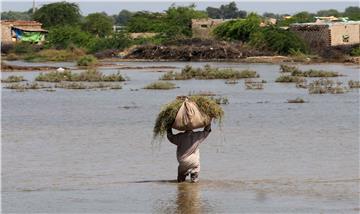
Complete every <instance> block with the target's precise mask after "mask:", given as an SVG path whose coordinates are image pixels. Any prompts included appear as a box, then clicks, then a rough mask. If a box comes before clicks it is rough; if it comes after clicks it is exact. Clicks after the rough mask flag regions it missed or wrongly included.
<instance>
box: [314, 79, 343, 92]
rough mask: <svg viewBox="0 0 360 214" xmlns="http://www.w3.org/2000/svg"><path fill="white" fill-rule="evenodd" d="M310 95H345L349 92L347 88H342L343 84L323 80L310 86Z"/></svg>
mask: <svg viewBox="0 0 360 214" xmlns="http://www.w3.org/2000/svg"><path fill="white" fill-rule="evenodd" d="M308 91H309V93H310V94H327V93H330V94H343V93H345V92H347V91H348V90H347V88H346V87H343V86H342V82H336V83H335V82H334V81H332V80H329V79H326V78H322V79H319V80H314V81H313V82H312V83H310V84H309V86H308Z"/></svg>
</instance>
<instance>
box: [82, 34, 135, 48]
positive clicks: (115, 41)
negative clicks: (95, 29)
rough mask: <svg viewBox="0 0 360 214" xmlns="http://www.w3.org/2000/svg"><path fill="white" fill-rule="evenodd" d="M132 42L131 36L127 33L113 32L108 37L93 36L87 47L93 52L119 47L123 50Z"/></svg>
mask: <svg viewBox="0 0 360 214" xmlns="http://www.w3.org/2000/svg"><path fill="white" fill-rule="evenodd" d="M131 44H132V41H131V40H130V38H129V36H128V35H127V34H126V33H121V32H119V33H112V34H110V35H109V36H108V37H107V38H93V39H92V40H91V41H90V42H89V43H88V44H87V48H88V50H89V51H90V52H91V53H94V52H98V51H102V50H106V49H118V50H122V49H124V48H127V47H129V46H130V45H131Z"/></svg>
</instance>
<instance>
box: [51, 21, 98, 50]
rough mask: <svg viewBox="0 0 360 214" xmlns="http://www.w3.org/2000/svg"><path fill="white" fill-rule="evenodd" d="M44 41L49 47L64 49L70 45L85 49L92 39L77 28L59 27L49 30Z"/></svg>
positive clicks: (88, 34)
mask: <svg viewBox="0 0 360 214" xmlns="http://www.w3.org/2000/svg"><path fill="white" fill-rule="evenodd" d="M46 40H47V46H49V47H53V48H57V49H66V48H68V47H70V46H71V45H75V46H77V47H81V48H87V47H88V46H89V44H90V43H91V42H92V40H94V38H93V36H92V35H91V34H90V33H87V32H85V31H82V30H81V29H80V27H78V26H60V27H54V28H51V29H50V30H49V33H48V35H47V37H46Z"/></svg>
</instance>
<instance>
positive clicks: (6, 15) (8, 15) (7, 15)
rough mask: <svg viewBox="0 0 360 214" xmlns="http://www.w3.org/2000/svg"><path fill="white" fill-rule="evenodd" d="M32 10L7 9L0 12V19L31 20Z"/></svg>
mask: <svg viewBox="0 0 360 214" xmlns="http://www.w3.org/2000/svg"><path fill="white" fill-rule="evenodd" d="M31 14H32V10H28V11H25V12H18V11H7V12H1V20H31V18H32V17H31Z"/></svg>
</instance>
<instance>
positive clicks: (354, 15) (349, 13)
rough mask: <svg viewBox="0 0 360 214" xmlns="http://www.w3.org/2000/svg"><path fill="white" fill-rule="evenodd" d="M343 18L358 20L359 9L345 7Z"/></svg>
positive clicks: (359, 18)
mask: <svg viewBox="0 0 360 214" xmlns="http://www.w3.org/2000/svg"><path fill="white" fill-rule="evenodd" d="M343 16H346V17H349V19H350V20H354V21H358V20H360V7H347V8H346V9H345V12H344V14H343Z"/></svg>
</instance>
